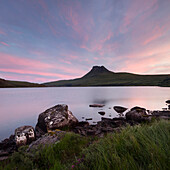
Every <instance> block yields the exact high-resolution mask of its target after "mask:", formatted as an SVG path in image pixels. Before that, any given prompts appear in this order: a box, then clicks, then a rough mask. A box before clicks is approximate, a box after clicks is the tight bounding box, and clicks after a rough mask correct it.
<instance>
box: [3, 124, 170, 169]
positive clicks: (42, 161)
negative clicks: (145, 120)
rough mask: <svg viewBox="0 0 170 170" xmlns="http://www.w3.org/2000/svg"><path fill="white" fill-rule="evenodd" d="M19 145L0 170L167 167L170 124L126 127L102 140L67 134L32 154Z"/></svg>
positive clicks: (169, 153)
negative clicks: (16, 169) (51, 144)
mask: <svg viewBox="0 0 170 170" xmlns="http://www.w3.org/2000/svg"><path fill="white" fill-rule="evenodd" d="M25 149H26V147H22V148H20V150H19V152H16V153H14V154H13V156H12V157H11V160H10V161H9V163H8V164H7V165H5V164H4V165H1V169H15V168H16V167H17V168H18V169H22V170H23V169H81V170H82V169H84V170H86V169H93V170H95V169H96V170H99V169H101V170H102V169H103V170H105V169H116V170H117V169H130V170H131V169H168V168H169V167H170V162H169V157H170V123H169V121H159V122H154V123H151V124H143V125H140V126H135V127H127V128H125V129H124V130H123V131H122V132H121V133H115V134H109V135H107V136H105V137H104V138H102V139H99V138H86V137H81V136H79V135H76V134H73V133H68V134H66V136H65V137H64V138H63V139H62V140H61V141H60V142H58V143H56V144H55V145H53V146H50V147H45V148H44V149H42V150H40V151H35V152H34V153H33V154H28V153H26V152H24V151H25Z"/></svg>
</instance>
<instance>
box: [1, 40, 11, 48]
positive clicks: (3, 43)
mask: <svg viewBox="0 0 170 170" xmlns="http://www.w3.org/2000/svg"><path fill="white" fill-rule="evenodd" d="M0 43H1V44H2V45H5V46H8V47H9V45H8V44H7V43H5V42H2V41H0Z"/></svg>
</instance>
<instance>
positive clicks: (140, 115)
mask: <svg viewBox="0 0 170 170" xmlns="http://www.w3.org/2000/svg"><path fill="white" fill-rule="evenodd" d="M126 120H132V121H136V122H142V121H147V120H150V118H149V116H148V115H147V113H146V109H145V108H142V107H138V106H135V107H133V108H132V109H131V110H130V111H129V112H127V113H126Z"/></svg>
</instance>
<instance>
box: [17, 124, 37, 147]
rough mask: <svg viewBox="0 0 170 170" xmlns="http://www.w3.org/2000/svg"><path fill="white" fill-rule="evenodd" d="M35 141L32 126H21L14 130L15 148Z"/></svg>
mask: <svg viewBox="0 0 170 170" xmlns="http://www.w3.org/2000/svg"><path fill="white" fill-rule="evenodd" d="M34 140H35V132H34V128H33V127H32V126H21V127H19V128H17V129H15V142H16V145H17V146H22V145H27V144H30V143H31V142H32V141H34Z"/></svg>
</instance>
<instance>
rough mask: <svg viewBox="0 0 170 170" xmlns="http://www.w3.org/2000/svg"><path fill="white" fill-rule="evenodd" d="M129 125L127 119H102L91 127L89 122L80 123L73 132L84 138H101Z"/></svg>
mask: <svg viewBox="0 0 170 170" xmlns="http://www.w3.org/2000/svg"><path fill="white" fill-rule="evenodd" d="M126 125H127V121H126V120H125V118H113V119H109V118H102V120H101V121H99V122H97V124H96V125H89V123H88V122H79V124H78V125H77V126H76V127H75V128H74V129H73V132H75V133H79V134H81V135H83V136H94V135H97V136H100V137H102V136H103V135H104V134H105V133H109V132H115V131H119V130H120V129H121V128H122V127H124V126H126Z"/></svg>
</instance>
